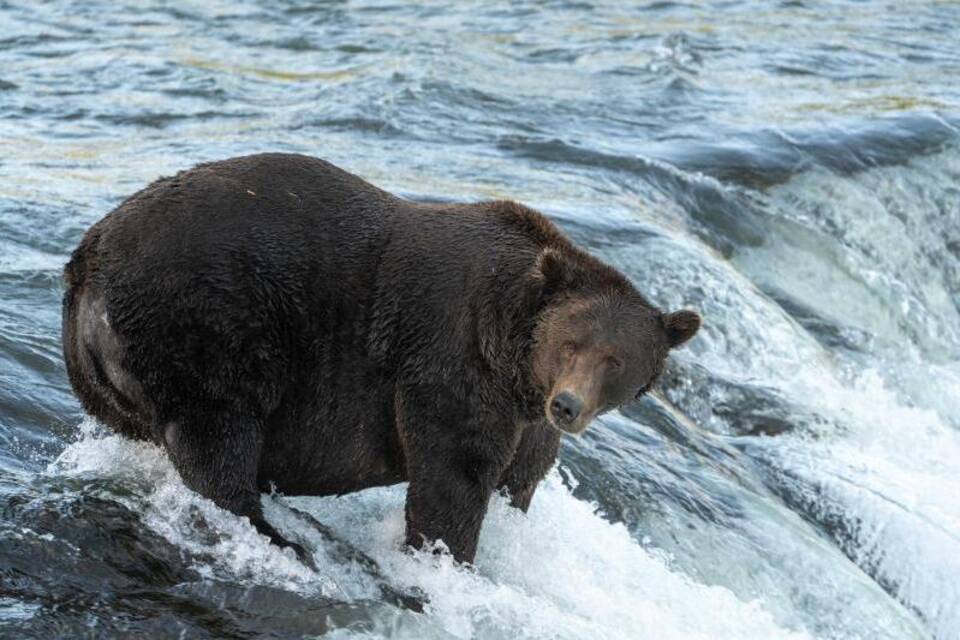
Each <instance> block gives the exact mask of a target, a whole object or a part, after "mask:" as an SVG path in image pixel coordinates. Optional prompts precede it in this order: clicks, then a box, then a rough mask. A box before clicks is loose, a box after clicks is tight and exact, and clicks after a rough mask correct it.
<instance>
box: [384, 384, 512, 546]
mask: <svg viewBox="0 0 960 640" xmlns="http://www.w3.org/2000/svg"><path fill="white" fill-rule="evenodd" d="M444 395H445V394H443V393H442V392H438V391H431V392H414V391H410V390H406V391H404V392H402V393H400V392H398V396H397V399H398V401H397V406H396V409H397V422H398V424H397V427H398V430H399V433H400V438H401V442H402V446H403V451H404V456H405V458H406V465H407V477H408V479H409V481H410V485H409V488H408V489H407V504H406V516H407V540H406V541H407V544H408V545H410V546H412V547H414V548H420V547H421V546H423V544H424V543H429V542H434V541H437V540H442V541H443V543H444V544H445V545H446V546H447V548H448V549H449V550H450V553H451V554H452V555H453V557H454V559H455V560H457V561H458V562H473V558H474V556H475V555H476V553H477V542H478V540H479V537H480V527H481V525H482V524H483V517H484V515H486V512H487V504H488V503H489V501H490V496H491V495H492V494H493V491H494V490H495V489H496V485H497V480H498V479H499V477H500V474H501V473H502V471H503V469H504V468H505V467H506V465H507V461H508V459H509V456H510V452H511V450H512V448H513V446H515V444H516V443H515V442H510V434H509V432H508V431H509V430H508V429H505V428H504V421H503V420H498V419H497V418H496V417H495V416H494V415H492V414H491V412H490V411H489V410H484V409H479V410H476V411H471V410H470V409H469V408H468V407H465V406H463V405H462V404H460V403H451V401H449V400H443V397H444ZM451 404H454V405H457V406H451ZM441 416H443V417H441ZM507 422H509V421H507Z"/></svg>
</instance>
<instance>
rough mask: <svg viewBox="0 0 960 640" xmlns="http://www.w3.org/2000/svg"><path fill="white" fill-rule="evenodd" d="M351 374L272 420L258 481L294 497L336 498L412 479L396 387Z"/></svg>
mask: <svg viewBox="0 0 960 640" xmlns="http://www.w3.org/2000/svg"><path fill="white" fill-rule="evenodd" d="M363 377H364V380H363V383H362V384H360V380H357V379H356V378H357V376H355V375H349V374H348V373H345V374H344V375H343V376H342V377H339V378H338V379H337V382H336V383H333V384H329V385H323V387H321V388H319V389H318V388H316V387H314V389H315V390H316V394H315V395H314V399H313V400H312V401H310V400H307V399H303V398H301V399H300V402H299V404H298V402H297V400H292V401H291V402H289V403H285V406H283V407H281V408H280V409H279V410H278V412H277V414H276V415H275V416H274V419H272V420H271V424H270V428H269V430H268V434H267V437H266V439H265V441H264V447H263V452H262V454H261V464H260V472H259V474H258V482H259V484H260V486H261V487H262V488H264V489H267V488H268V487H269V486H270V485H271V484H272V485H273V486H274V487H276V489H277V490H279V491H281V492H283V493H285V494H288V495H316V496H322V495H336V494H344V493H351V492H353V491H360V490H362V489H367V488H369V487H376V486H385V485H391V484H396V483H398V482H403V481H404V480H406V470H405V465H404V460H403V453H402V450H401V447H400V442H399V438H398V437H397V432H396V427H395V421H394V414H393V385H392V384H389V383H387V382H385V381H384V382H378V381H374V380H371V379H370V378H369V377H368V376H363Z"/></svg>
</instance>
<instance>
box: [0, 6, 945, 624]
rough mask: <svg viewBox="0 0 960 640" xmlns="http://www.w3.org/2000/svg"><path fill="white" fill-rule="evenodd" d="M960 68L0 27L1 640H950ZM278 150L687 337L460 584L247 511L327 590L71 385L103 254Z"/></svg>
mask: <svg viewBox="0 0 960 640" xmlns="http://www.w3.org/2000/svg"><path fill="white" fill-rule="evenodd" d="M958 43H960V5H958V4H956V3H951V2H933V1H930V2H920V1H917V2H909V3H900V2H853V1H849V2H799V1H794V2H757V1H753V2H735V1H725V2H719V1H718V2H697V3H681V2H642V3H622V2H608V3H600V2H575V1H568V2H522V3H512V4H510V5H509V6H508V5H497V6H494V5H493V4H491V3H479V2H469V3H468V2H462V3H461V2H456V3H454V2H448V3H441V2H430V3H427V4H426V6H423V7H420V8H414V7H411V6H407V5H406V4H402V3H396V4H390V3H374V2H294V1H286V2H265V1H261V2H242V3H241V2H232V3H231V2H203V3H201V2H195V3H163V2H136V3H134V2H131V3H129V4H122V3H108V2H85V3H78V4H77V5H76V6H73V5H70V4H68V3H56V2H48V3H10V2H0V636H3V637H11V638H50V637H68V638H76V637H149V638H168V637H169V638H174V637H184V638H204V637H210V638H213V637H216V638H224V637H226V638H248V637H258V636H269V637H278V638H293V637H302V636H307V637H310V636H319V635H323V634H328V635H329V637H335V638H344V637H381V636H396V637H410V638H516V637H530V638H657V639H663V638H704V639H707V638H763V639H767V638H779V637H793V638H864V639H868V638H869V639H874V638H890V639H902V638H931V637H933V638H938V639H940V640H952V639H956V638H960V433H958V429H960V364H958V363H960V146H958V143H960V44H958ZM267 150H283V151H298V152H304V153H309V154H313V155H318V156H322V157H324V158H327V159H330V160H332V161H334V162H336V163H337V164H340V165H341V166H343V167H345V168H348V169H350V170H352V171H354V172H356V173H358V174H360V175H362V176H365V177H366V178H368V179H369V180H371V181H373V182H375V183H377V184H379V185H381V186H383V187H385V188H388V189H390V190H393V191H395V192H397V193H400V194H403V195H406V196H409V197H415V198H430V199H457V200H477V199H486V198H493V197H496V198H503V197H511V198H516V199H520V200H522V201H524V202H527V203H528V204H531V205H533V206H536V207H538V208H540V209H542V210H543V211H544V212H546V213H548V214H549V215H550V216H551V217H553V218H554V219H555V220H556V221H558V223H560V224H561V225H562V226H563V227H564V228H565V229H566V230H567V231H568V232H569V233H570V234H571V235H572V236H573V237H574V238H575V239H576V240H577V241H578V242H579V243H581V244H582V245H584V246H585V247H587V248H589V249H590V250H591V251H593V252H594V253H596V254H597V255H600V256H602V257H603V258H604V259H606V260H608V261H610V262H611V263H613V264H615V265H616V266H618V267H619V268H621V269H622V270H623V271H624V272H625V273H627V274H629V275H630V276H631V277H632V278H633V279H634V280H635V282H636V283H637V285H638V286H639V287H640V289H641V290H643V291H645V292H647V293H648V294H649V295H650V297H652V298H653V299H654V300H655V301H656V302H657V303H659V304H661V305H662V306H665V307H671V308H672V307H677V306H680V305H681V304H683V305H689V306H693V307H695V308H698V309H700V310H701V311H702V312H703V314H704V316H705V319H706V327H705V329H704V330H703V331H702V333H701V334H700V335H699V336H698V337H697V338H696V339H695V340H694V341H693V343H692V344H691V346H690V347H689V348H688V349H686V350H684V351H682V352H679V353H678V354H677V356H676V357H675V359H674V361H673V363H672V366H671V369H670V371H669V372H668V375H667V377H666V380H665V381H664V383H663V385H662V390H661V393H660V394H659V395H658V396H656V397H652V398H649V399H647V400H644V401H643V402H642V403H640V404H637V405H635V406H631V407H627V408H625V409H624V410H623V411H621V412H619V413H614V414H612V415H610V416H607V417H605V418H603V419H601V420H599V421H598V424H596V425H595V426H594V428H593V429H592V430H591V431H590V432H589V433H588V435H587V436H586V437H585V438H583V439H582V440H579V441H574V440H570V441H568V442H567V443H566V444H565V447H564V451H563V458H562V462H561V464H560V467H559V469H558V471H556V472H554V474H553V475H552V476H551V478H550V479H549V480H548V482H547V484H546V486H544V487H543V488H542V489H541V491H540V492H539V493H538V496H537V499H536V500H535V504H534V507H533V509H532V510H531V512H530V514H529V516H528V517H522V516H520V515H518V514H515V513H512V512H511V510H509V509H508V508H507V507H506V506H505V505H504V504H503V501H502V500H500V499H497V500H495V501H494V504H493V505H492V507H491V514H490V516H489V518H488V520H487V522H486V524H485V528H484V532H483V536H482V539H481V549H480V553H479V556H478V559H477V563H476V567H475V568H473V569H465V568H461V567H454V566H452V565H451V564H450V563H449V561H448V560H445V559H437V558H434V557H423V556H416V555H408V554H404V553H402V552H401V551H400V550H399V541H400V539H401V534H402V526H403V518H402V508H403V487H396V488H392V489H387V490H376V491H370V492H366V493H362V494H356V495H352V496H348V497H344V498H341V499H323V500H319V499H297V500H292V499H290V498H284V497H278V496H274V497H270V496H266V497H265V498H264V502H265V505H266V508H267V511H268V514H269V516H270V518H271V519H272V520H273V521H274V522H276V523H277V524H278V526H280V527H281V528H282V529H284V530H286V531H287V532H288V534H289V535H291V536H294V537H299V538H301V539H303V540H304V541H305V542H306V543H307V544H309V545H310V546H311V547H313V548H314V549H316V554H317V557H318V560H319V565H320V571H319V572H318V573H313V572H310V571H308V570H306V569H304V568H303V567H301V566H300V565H299V564H298V563H297V562H296V561H295V560H293V559H292V558H291V557H289V556H287V555H284V554H283V553H281V552H279V551H277V550H276V549H275V548H272V547H270V546H269V545H267V544H266V542H265V540H264V539H262V538H260V537H258V536H257V535H256V534H255V533H254V532H253V530H252V529H251V528H250V527H249V525H247V523H246V522H245V521H241V520H240V519H238V518H235V517H233V516H231V515H230V514H227V513H224V512H222V511H219V510H218V509H216V508H215V507H213V506H212V505H211V504H210V503H208V502H206V501H204V500H202V499H200V498H199V497H197V496H196V495H194V494H191V493H190V492H189V491H187V490H186V489H185V488H184V487H183V485H182V484H181V483H180V482H179V480H178V479H177V476H176V474H175V472H173V470H172V469H171V467H170V466H169V465H168V464H167V462H166V461H165V460H164V458H163V456H162V455H161V454H160V453H159V452H158V451H157V450H156V449H154V448H152V447H148V446H145V445H137V444H132V443H129V442H125V441H123V440H122V439H119V438H117V437H114V436H111V435H110V434H108V433H105V432H103V431H102V430H100V429H99V428H98V427H97V426H96V425H94V424H92V423H90V422H85V421H84V418H83V416H82V415H81V412H80V410H79V407H78V404H77V402H76V400H75V399H74V398H73V396H72V394H71V392H70V389H69V386H68V384H67V381H66V376H65V374H64V369H63V363H62V359H61V355H60V329H59V321H60V297H61V285H60V272H61V269H62V265H63V264H64V262H65V261H66V258H67V255H68V253H69V252H70V251H71V250H72V248H73V247H74V246H75V245H76V243H77V241H78V240H79V238H80V236H81V234H82V233H83V231H84V230H85V229H86V228H87V227H88V226H89V225H90V224H91V223H93V222H94V221H96V220H97V219H99V218H100V217H101V216H102V215H103V214H104V213H106V212H107V211H109V210H110V209H111V208H112V207H114V206H115V205H116V204H117V203H119V202H120V201H121V200H122V199H123V198H124V197H125V196H127V195H129V194H130V193H132V192H133V191H135V190H136V189H138V188H140V187H141V186H143V185H144V184H146V183H148V182H149V181H151V180H153V179H154V178H156V177H158V176H160V175H167V174H170V173H172V172H174V171H176V170H179V169H182V168H185V167H188V166H190V165H192V164H194V163H196V162H199V161H204V160H212V159H218V158H223V157H227V156H231V155H238V154H243V153H250V152H258V151H267ZM292 502H295V503H296V504H297V505H299V506H300V507H302V508H304V509H306V510H308V511H310V512H311V513H313V514H314V515H315V516H316V517H317V519H319V520H320V521H322V522H323V523H325V524H326V525H327V526H329V527H330V532H329V533H328V534H327V535H324V536H321V535H319V534H318V533H317V532H316V531H314V530H312V529H311V528H309V527H307V526H305V525H303V524H302V523H301V522H299V521H297V520H295V519H293V518H291V517H290V515H289V512H288V511H287V510H286V509H285V504H286V503H292ZM396 593H419V594H420V595H421V596H422V597H423V598H424V599H425V600H426V601H427V602H428V605H427V610H426V612H425V613H424V614H416V613H413V612H410V611H408V610H406V609H404V608H403V607H400V606H397V605H396V604H395V603H396V602H397V598H396V597H392V596H391V595H390V594H396Z"/></svg>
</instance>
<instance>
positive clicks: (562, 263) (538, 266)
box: [533, 248, 573, 297]
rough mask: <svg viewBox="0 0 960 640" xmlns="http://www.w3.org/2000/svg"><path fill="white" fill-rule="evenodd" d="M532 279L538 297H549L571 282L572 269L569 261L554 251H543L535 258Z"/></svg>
mask: <svg viewBox="0 0 960 640" xmlns="http://www.w3.org/2000/svg"><path fill="white" fill-rule="evenodd" d="M533 277H534V280H535V281H536V283H537V286H538V287H539V289H540V295H541V297H543V296H549V295H551V294H552V293H555V292H557V291H559V290H561V289H563V288H565V287H568V286H569V285H570V284H571V283H572V282H573V267H572V265H571V264H570V261H569V260H568V259H567V258H566V257H565V256H564V255H563V254H562V253H560V252H559V251H557V250H556V249H549V248H548V249H544V250H543V251H541V252H540V255H538V256H537V261H536V263H535V264H534V267H533Z"/></svg>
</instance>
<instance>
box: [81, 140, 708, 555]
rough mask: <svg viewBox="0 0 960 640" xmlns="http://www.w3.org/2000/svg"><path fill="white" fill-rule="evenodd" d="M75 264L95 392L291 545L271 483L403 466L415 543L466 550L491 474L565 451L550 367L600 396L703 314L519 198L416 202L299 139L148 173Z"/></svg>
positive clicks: (92, 395) (204, 487) (641, 383)
mask: <svg viewBox="0 0 960 640" xmlns="http://www.w3.org/2000/svg"><path fill="white" fill-rule="evenodd" d="M65 281H66V289H67V290H66V294H65V296H64V306H63V344H64V355H65V359H66V363H67V369H68V372H69V375H70V381H71V383H72V385H73V388H74V390H75V391H76V393H77V395H78V396H79V398H80V400H81V402H82V403H83V406H84V408H85V409H86V410H87V411H88V412H89V413H91V414H92V415H94V416H96V417H97V418H98V419H99V420H101V421H102V422H104V423H106V424H107V425H109V426H111V427H112V428H114V429H115V430H117V431H118V432H120V433H123V434H125V435H127V436H129V437H132V438H138V439H146V440H152V441H153V442H156V443H157V444H158V445H160V446H162V447H164V448H165V449H166V450H167V452H168V453H169V455H170V458H171V460H172V461H173V464H174V465H175V466H176V468H177V469H178V471H179V472H180V474H181V476H182V478H183V480H184V482H185V483H186V484H187V485H188V486H189V487H191V488H193V489H194V490H196V491H198V492H199V493H201V494H202V495H204V496H206V497H208V498H211V499H212V500H214V501H215V502H216V503H217V504H219V505H221V506H222V507H224V508H227V509H229V510H231V511H233V512H234V513H237V514H240V515H244V516H248V517H249V518H250V519H251V521H252V522H253V524H254V525H255V526H256V527H257V528H258V529H259V530H260V531H261V532H262V533H264V534H266V535H268V536H270V538H271V539H272V540H274V541H275V542H276V543H278V544H281V545H290V544H291V543H289V542H288V541H286V540H285V539H284V538H283V537H282V536H281V535H280V534H279V533H277V532H276V531H275V530H274V529H273V527H272V526H270V524H269V523H267V522H266V521H265V520H264V518H263V515H262V511H261V507H260V502H259V492H260V491H262V490H265V489H267V488H268V487H269V486H271V485H273V486H275V487H276V488H277V489H279V490H280V491H283V492H286V493H291V494H311V495H327V494H342V493H347V492H351V491H357V490H360V489H364V488H367V487H371V486H377V485H386V484H393V483H397V482H401V481H405V480H406V481H409V483H410V484H409V489H408V493H407V507H406V514H407V542H408V543H409V544H412V545H420V544H421V543H422V542H423V541H424V540H437V539H443V541H444V542H445V543H446V544H447V546H448V547H449V548H450V550H451V552H452V553H453V555H454V557H456V558H457V559H458V560H463V561H470V560H472V559H473V557H474V554H475V552H476V546H477V539H478V535H479V531H480V525H481V522H482V520H483V516H484V513H485V510H486V506H487V502H488V499H489V497H490V495H491V493H492V492H493V491H495V490H497V489H498V488H503V489H505V490H507V491H508V492H509V493H510V494H511V496H512V500H513V504H515V505H516V506H518V507H520V508H522V509H524V510H526V508H527V507H528V506H529V504H530V500H531V498H532V496H533V492H534V490H535V488H536V485H537V483H538V482H539V481H540V480H541V479H542V478H543V476H544V474H545V473H546V472H547V470H548V469H549V468H550V467H551V465H552V464H553V462H554V460H555V457H556V454H557V450H558V446H559V437H560V435H559V434H560V432H559V431H558V430H557V429H555V428H554V427H553V426H552V425H551V417H550V416H549V410H548V408H547V404H548V400H549V399H550V398H551V397H552V396H553V395H554V394H555V392H556V389H555V388H554V387H555V386H556V385H557V384H558V381H559V383H560V384H562V385H568V386H571V387H575V388H577V389H588V388H589V389H591V390H592V391H583V393H584V394H585V395H589V396H590V397H589V398H587V399H586V400H585V402H587V403H588V404H589V412H590V413H591V417H592V415H595V414H596V413H599V412H600V411H602V410H605V409H608V408H610V407H612V406H616V405H617V404H620V403H622V402H624V401H626V400H628V399H629V398H632V397H633V396H634V395H636V393H637V392H638V391H639V390H640V389H642V388H645V387H646V386H648V385H649V384H651V383H652V380H653V379H654V378H655V377H656V375H657V374H658V373H659V370H660V368H661V367H662V362H663V358H665V357H666V353H667V350H668V349H669V347H670V346H672V345H674V344H679V338H678V336H679V337H680V338H683V339H688V338H689V337H690V336H691V335H692V334H693V332H695V331H696V328H695V327H693V328H692V331H691V327H692V326H693V325H692V324H691V323H693V320H691V319H690V316H686V318H685V321H684V318H680V319H679V320H678V319H677V318H674V319H673V320H671V316H669V315H668V316H664V315H662V314H661V313H660V312H659V311H658V310H656V309H655V308H653V307H652V306H651V305H650V304H649V303H648V302H647V301H646V300H645V299H644V298H643V297H642V296H641V295H640V294H639V293H638V292H637V291H636V290H635V289H634V287H633V286H632V285H631V284H630V283H629V281H627V279H626V278H624V277H623V276H622V275H621V274H620V273H618V272H617V271H616V270H614V269H612V268H611V267H609V266H607V265H605V264H603V263H602V262H600V261H599V260H597V259H595V258H593V257H592V256H589V255H588V254H586V253H584V252H582V251H580V250H579V249H577V248H576V247H575V246H573V245H572V244H571V243H570V242H569V240H567V239H566V238H565V237H564V236H563V235H562V234H561V233H560V232H559V231H558V230H557V228H556V227H555V226H554V225H553V224H552V223H550V222H549V221H548V220H547V219H546V218H545V217H543V216H542V215H540V214H538V213H537V212H535V211H533V210H531V209H529V208H527V207H524V206H523V205H520V204H517V203H514V202H506V201H500V202H486V203H478V204H463V205H446V204H419V203H413V202H409V201H406V200H402V199H400V198H397V197H395V196H393V195H391V194H389V193H387V192H385V191H382V190H380V189H378V188H376V187H374V186H372V185H370V184H369V183H367V182H365V181H363V180H361V179H360V178H358V177H356V176H354V175H351V174H349V173H347V172H345V171H342V170H341V169H338V168H337V167H335V166H333V165H331V164H329V163H327V162H325V161H322V160H318V159H314V158H309V157H305V156H299V155H288V154H263V155H257V156H247V157H242V158H234V159H231V160H226V161H222V162H216V163H210V164H205V165H200V166H198V167H196V168H194V169H192V170H190V171H186V172H182V173H180V174H178V175H177V176H174V177H172V178H164V179H161V180H158V181H156V182H154V183H153V184H151V185H150V186H148V187H147V188H146V189H144V190H142V191H141V192H139V193H137V194H136V195H134V196H133V197H131V198H130V199H128V200H127V201H126V202H124V203H123V204H121V205H120V206H119V207H118V208H117V209H115V210H114V211H113V212H111V213H110V214H108V215H107V216H106V217H105V218H104V219H103V220H101V221H100V222H98V223H97V224H95V225H94V226H93V227H92V228H91V229H90V230H89V231H88V232H87V234H86V235H85V236H84V238H83V240H82V241H81V243H80V245H79V247H78V248H77V249H76V251H75V252H74V254H73V257H72V259H71V260H70V262H69V264H68V265H67V267H66V270H65ZM578 313H579V315H578ZM584 314H585V315H584ZM671 322H672V324H671ZM673 325H677V326H680V328H679V329H678V330H677V331H679V332H680V333H679V334H678V333H677V331H674V333H673V334H671V333H670V330H669V327H670V326H673ZM696 325H697V326H699V320H697V321H696ZM680 334H682V335H680ZM565 340H566V341H578V345H579V346H578V351H577V352H576V353H577V355H576V357H573V358H566V356H564V357H559V356H558V353H559V352H558V350H560V351H562V348H561V347H560V346H558V345H560V344H562V343H563V342H564V341H565ZM558 341H559V342H558ZM564 353H566V352H564ZM610 357H614V358H617V359H619V360H620V361H621V362H622V364H623V365H624V366H623V368H622V369H621V370H619V371H618V372H617V373H616V374H615V375H614V374H611V372H610V371H608V370H607V369H605V368H603V367H602V366H601V365H600V364H598V363H601V362H602V363H606V362H609V358H610ZM564 358H566V359H564ZM584 358H586V359H585V360H584ZM575 362H579V363H580V365H579V366H577V367H573V369H571V368H570V367H571V366H573V365H572V364H571V363H575ZM591 363H592V364H591ZM571 371H573V372H574V373H571ZM591 372H592V375H593V376H597V377H598V378H597V379H595V380H591ZM587 383H589V384H587ZM291 546H296V545H291ZM299 551H300V552H302V549H301V550H299Z"/></svg>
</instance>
